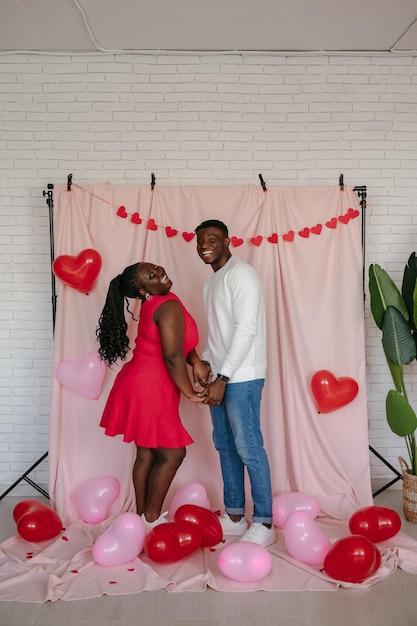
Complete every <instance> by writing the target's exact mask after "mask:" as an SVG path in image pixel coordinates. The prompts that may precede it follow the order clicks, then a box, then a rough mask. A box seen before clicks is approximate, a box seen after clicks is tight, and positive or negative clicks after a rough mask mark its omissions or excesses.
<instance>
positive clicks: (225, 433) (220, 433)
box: [210, 379, 272, 524]
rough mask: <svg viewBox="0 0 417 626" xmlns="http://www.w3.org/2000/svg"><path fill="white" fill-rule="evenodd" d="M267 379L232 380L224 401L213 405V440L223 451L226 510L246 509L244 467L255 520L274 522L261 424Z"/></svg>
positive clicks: (211, 410)
mask: <svg viewBox="0 0 417 626" xmlns="http://www.w3.org/2000/svg"><path fill="white" fill-rule="evenodd" d="M263 386H264V380H263V379H259V380H250V381H247V382H243V383H231V384H229V385H227V386H226V390H225V394H224V398H223V401H222V403H221V404H220V405H219V406H211V407H210V412H211V419H212V423H213V441H214V445H215V448H216V450H217V451H218V452H219V454H220V464H221V469H222V476H223V497H224V504H225V509H226V513H229V514H232V515H233V514H234V515H243V514H244V513H245V484H244V469H245V467H246V468H247V470H248V475H249V481H250V485H251V494H252V500H253V512H254V514H253V521H254V522H259V523H265V524H270V523H272V489H271V475H270V469H269V462H268V457H267V455H266V452H265V449H264V442H263V437H262V432H261V427H260V408H261V396H262V389H263Z"/></svg>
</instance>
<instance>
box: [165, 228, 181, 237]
mask: <svg viewBox="0 0 417 626" xmlns="http://www.w3.org/2000/svg"><path fill="white" fill-rule="evenodd" d="M177 233H178V231H177V230H175V228H171V226H167V227H166V228H165V234H166V236H167V237H175V235H176V234H177Z"/></svg>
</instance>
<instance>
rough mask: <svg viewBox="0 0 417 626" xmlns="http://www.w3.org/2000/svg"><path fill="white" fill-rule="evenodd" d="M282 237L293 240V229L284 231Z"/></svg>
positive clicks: (285, 239)
mask: <svg viewBox="0 0 417 626" xmlns="http://www.w3.org/2000/svg"><path fill="white" fill-rule="evenodd" d="M282 238H283V240H284V241H294V231H293V230H289V231H288V233H285V235H282Z"/></svg>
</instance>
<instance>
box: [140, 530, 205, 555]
mask: <svg viewBox="0 0 417 626" xmlns="http://www.w3.org/2000/svg"><path fill="white" fill-rule="evenodd" d="M200 544H201V533H200V530H199V529H198V527H197V525H196V524H190V523H188V522H168V523H166V524H159V525H158V526H155V528H153V529H152V530H151V531H150V532H149V533H148V534H147V535H146V538H145V544H144V550H145V553H146V555H147V556H148V557H149V558H150V559H151V560H152V561H155V562H157V563H174V562H175V561H180V560H181V559H183V558H185V557H187V556H190V554H193V552H195V551H196V550H197V549H198V548H199V547H200Z"/></svg>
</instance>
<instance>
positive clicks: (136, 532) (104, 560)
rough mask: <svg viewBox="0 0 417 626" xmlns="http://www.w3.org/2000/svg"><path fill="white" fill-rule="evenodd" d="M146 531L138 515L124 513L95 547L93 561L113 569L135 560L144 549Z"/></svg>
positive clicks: (101, 536)
mask: <svg viewBox="0 0 417 626" xmlns="http://www.w3.org/2000/svg"><path fill="white" fill-rule="evenodd" d="M145 535H146V529H145V524H144V523H143V520H142V519H141V518H140V517H139V515H137V514H136V513H122V515H119V517H118V518H117V519H116V520H115V521H114V522H113V523H112V525H111V526H109V528H108V529H107V530H105V531H104V533H103V534H102V535H100V537H99V538H98V539H97V540H96V541H95V543H94V545H93V559H94V560H95V562H96V563H98V564H99V565H104V566H105V567H113V566H115V565H123V563H128V562H129V561H132V560H133V559H135V558H136V557H137V556H138V555H139V554H140V553H141V552H142V549H143V544H144V541H145Z"/></svg>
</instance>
